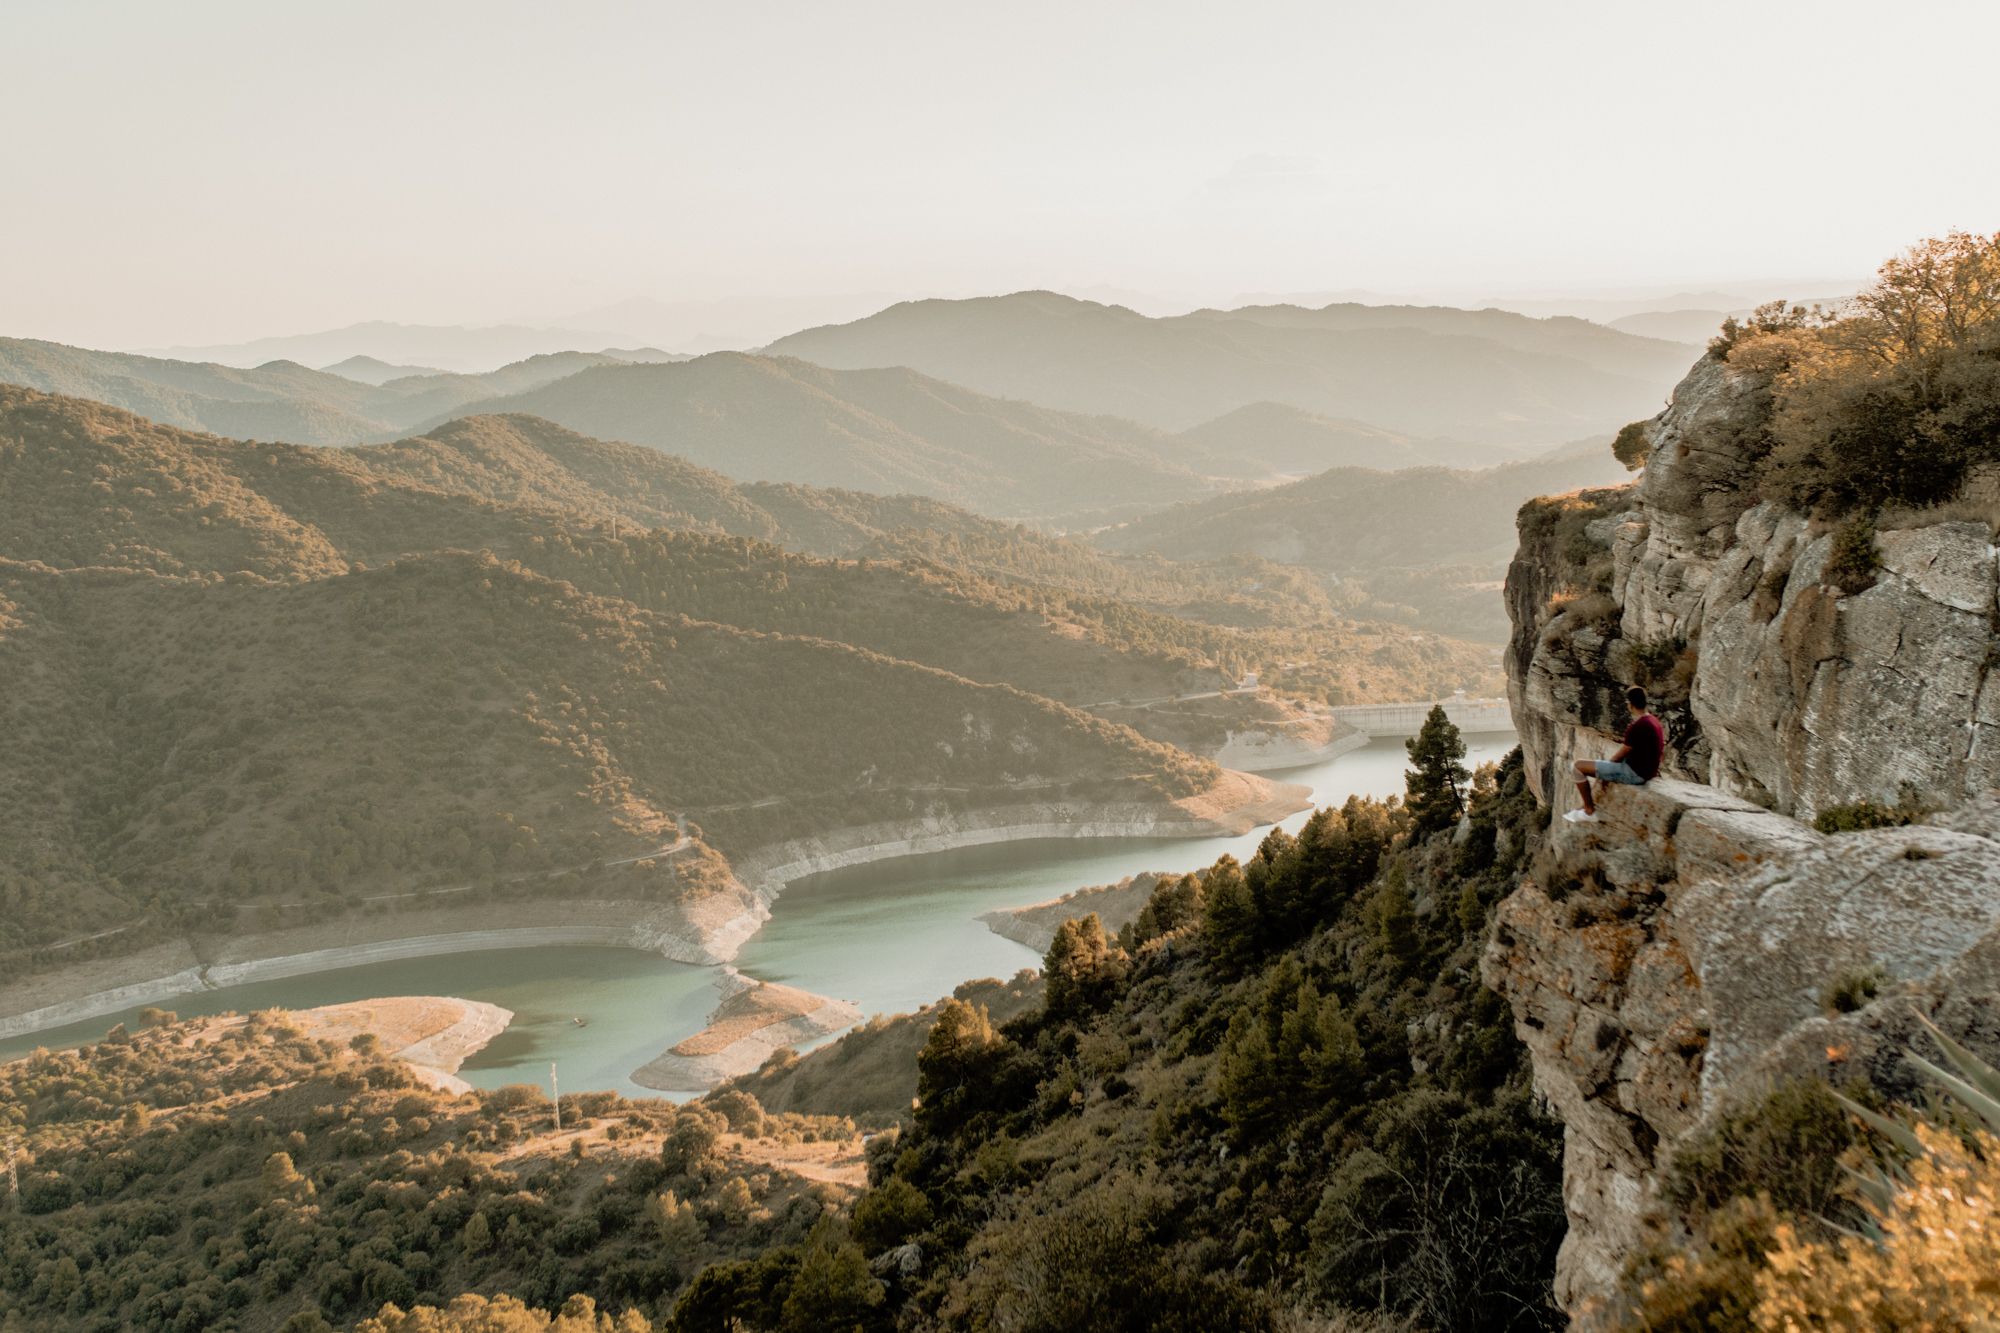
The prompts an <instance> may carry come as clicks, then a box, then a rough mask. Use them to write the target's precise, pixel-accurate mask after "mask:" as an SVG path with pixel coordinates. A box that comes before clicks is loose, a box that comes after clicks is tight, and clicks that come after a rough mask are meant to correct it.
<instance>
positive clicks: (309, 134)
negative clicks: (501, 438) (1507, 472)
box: [0, 0, 2000, 346]
mask: <svg viewBox="0 0 2000 1333" xmlns="http://www.w3.org/2000/svg"><path fill="white" fill-rule="evenodd" d="M0 24H4V32H5V36H6V47H7V50H8V54H7V59H6V62H5V63H6V72H5V77H4V78H0V124H4V126H5V127H6V128H5V131H4V132H0V181H4V182H5V186H4V193H0V253H4V255H5V261H4V264H0V333H5V334H19V335H27V336H40V337H53V338H60V339H64V340H67V341H75V342H83V343H90V344H96V345H103V346H142V345H148V344H159V343H172V342H201V341H216V340H223V339H233V338H241V337H248V336H252V335H257V334H269V333H288V332H297V331H302V330H307V329H313V328H320V327H326V326H330V325H336V324H344V323H348V322H351V321H355V320H361V319H374V318H381V319H393V320H402V321H409V322H437V323H457V322H493V321H501V320H521V319H543V320H547V319H552V318H554V317H558V316H562V315H565V314H568V313H571V312H575V311H580V310H585V309H588V308H591V307H594V306H598V305H603V304H606V303H610V302H615V301H620V300H624V299H627V298H631V297H634V296H646V297H654V298H660V299H683V298H729V297H736V296H742V295H750V296H768V295H772V294H776V293H787V292H807V293H842V292H876V291H885V292H910V293H937V294H945V295H962V294H970V293H974V292H985V291H1002V290H1014V289H1018V288H1022V287H1036V286H1048V287H1057V288H1066V289H1072V290H1074V289H1077V288H1084V287H1124V288H1134V289H1139V290H1144V291H1151V292H1163V293H1169V294H1174V295H1182V294H1185V295H1188V296H1190V297H1192V298H1196V299H1202V300H1219V299H1223V298H1226V297H1228V296H1230V295H1232V294H1234V293H1237V292H1242V291H1267V292H1283V291H1302V290H1324V289H1336V288H1370V289H1376V290H1387V291H1397V292H1422V293H1427V294H1434V295H1440V296H1444V295H1457V296H1459V297H1461V298H1469V297H1472V296H1477V295H1485V294H1491V293H1496V292H1515V291H1523V290H1543V289H1555V288H1562V289H1577V288H1586V287H1597V286H1616V285H1624V286H1630V285H1642V284H1656V283H1675V284H1679V283H1698V282H1710V281H1717V280H1725V279H1730V278H1752V277H1754V278H1765V277H1785V278H1797V279H1808V278H1811V279H1819V278H1827V277H1837V276H1843V275H1861V274H1865V273H1866V272H1868V271H1869V270H1871V269H1872V268H1873V267H1874V265H1875V264H1876V262H1877V261H1878V260H1879V259H1881V258H1882V257H1884V256H1885V255H1886V254H1888V253H1890V252H1892V251H1893V250H1895V249H1897V248H1899V247H1900V246H1902V245H1904V244H1906V243H1908V242H1909V241H1911V240H1914V239H1916V238H1917V237H1919V236H1921V235H1923V234H1926V233H1931V232H1937V231H1942V230H1944V229H1946V228H1949V227H1952V226H1963V227H1971V228H1979V229H1986V230H1990V229H1993V228H1995V227H2000V169H1996V167H1995V166H1994V158H1993V152H1992V141H1991V134H1992V125H1993V117H1994V112H1993V103H1992V79H1991V77H1990V73H1989V71H1988V70H1987V68H1986V67H1987V65H1988V64H1989V63H1990V61H1989V57H1990V54H1991V52H1992V51H1994V50H1995V49H2000V5H1995V4H1991V3H1985V2H1983V0H1982V2H1977V3H1965V4H1939V3H1913V2H1912V0H1900V2H1899V3H1896V4H1890V3H1885V2H1878V3H1872V4H1849V3H1839V2H1836V0H1814V2H1813V3H1758V0H1729V2H1728V3H1679V4H1674V5H1661V4H1636V3H1606V2H1605V0H1590V3H1577V4H1568V3H1563V4H1551V3H1534V2H1533V0H1516V3H1512V4H1495V3H1492V0H1464V2H1463V3H1442V2H1440V3H1429V4H1425V3H1383V2H1382V0H1373V2H1371V3H1367V4H1345V3H1287V4H1278V3H1244V2H1243V0H1233V2H1232V3H1228V4H1220V3H1215V0H1205V2H1204V3H1191V4H1177V3H1176V4H1169V3H1159V2H1158V0H1153V2H1151V3H1143V4H1140V3H1134V4H1092V3H1087V2H1084V0H1064V2H1063V3H1053V4H1043V3H1037V2H1032V0H1006V3H993V4H982V5H969V4H952V3H937V2H936V0H931V2H930V3H910V4H900V3H875V2H872V0H867V2H862V0H815V2H814V3H799V4H789V3H787V4H754V3H726V2H723V0H704V3H698V4H686V5H682V4H658V3H656V4H630V5H615V4H592V3H583V2H579V0H569V2H567V3H563V4H549V3H534V4H503V3H494V2H493V0H481V3H466V4H443V3H425V2H424V0H398V2H396V3H380V4H375V3H351V2H350V3H340V4H332V3H306V2H305V0H285V2H284V3H271V2H270V0H259V2H257V3H247V2H246V3H205V2H204V0H177V2H176V3H171V4H163V3H159V2H158V0H144V2H143V3H141V2H139V0H125V2H120V3H111V2H108V0H107V2H103V3H90V2H88V0H0Z"/></svg>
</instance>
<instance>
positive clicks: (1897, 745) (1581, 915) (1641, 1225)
mask: <svg viewBox="0 0 2000 1333" xmlns="http://www.w3.org/2000/svg"><path fill="white" fill-rule="evenodd" d="M1768 405H1769V394H1768V389H1767V386H1766V385H1765V384H1764V383H1763V382H1762V381H1761V380H1760V379H1759V378H1758V377H1757V376H1754V375H1748V374H1743V373H1740V372H1737V371H1734V370H1732V369H1730V368H1729V367H1727V366H1725V365H1723V364H1722V363H1721V362H1719V361H1715V360H1711V359H1707V358H1704V360H1703V361H1701V362H1700V363H1698V364H1697V365H1696V367H1695V369H1694V370H1693V371H1692V372H1691V373H1690V374H1689V375H1688V377H1687V379H1686V380H1684V381H1683V382H1682V384H1681V385H1680V387H1679V388H1678V389H1677V390H1676V392H1675V395H1674V400H1673V402H1672V404H1671V405H1670V406H1669V407H1668V409H1667V410H1666V411H1665V412H1663V413H1661V414H1660V416H1658V417H1656V418H1655V419H1654V420H1653V421H1651V422H1650V423H1648V426H1647V431H1648V435H1649V437H1650V442H1651V445H1652V453H1651V458H1650V461H1649V463H1648V466H1647V470H1646V473H1645V475H1644V477H1643V478H1642V479H1641V480H1640V481H1639V482H1638V483H1637V484H1636V485H1635V486H1629V487H1625V488H1619V489H1614V490H1606V491H1595V492H1580V493H1576V494H1572V495H1569V496H1562V497H1554V498H1551V499H1547V500H1541V501H1536V502H1533V503H1531V504H1530V505H1529V506H1527V507H1526V508H1524V510H1523V511H1522V515H1521V524H1520V527H1521V549H1520V552H1519V554H1518V556H1517V558H1516V560H1515V563H1514V566H1513V568H1512V570H1511V572H1510V574H1509V578H1508V585H1507V595H1508V603H1509V608H1510V611H1511V613H1512V615H1513V618H1514V627H1515V628H1514V638H1513V641H1512V644H1511V647H1510V651H1509V654H1508V658H1507V668H1508V677H1509V679H1508V685H1509V695H1510V701H1511V702H1512V704H1513V707H1514V711H1515V719H1516V725H1517V726H1518V728H1519V730H1520V733H1521V738H1522V746H1523V750H1524V752H1525V753H1524V758H1525V759H1526V761H1527V771H1528V773H1529V776H1530V780H1531V782H1532V783H1533V785H1534V787H1535V790H1536V792H1537V794H1538V795H1540V796H1541V797H1543V799H1544V800H1545V801H1547V802H1548V804H1549V805H1550V806H1551V807H1553V810H1554V811H1562V810H1566V809H1569V808H1571V807H1573V806H1574V805H1575V803H1576V796H1575V792H1574V789H1573V788H1572V787H1571V786H1570V784H1569V782H1568V778H1567V772H1568V768H1569V763H1570V760H1571V759H1572V758H1575V757H1591V756H1605V755H1608V754H1610V753H1611V751H1612V749H1613V748H1614V747H1615V746H1616V745H1617V743H1618V740H1617V728H1618V727H1619V725H1620V724H1621V723H1622V721H1623V717H1624V712H1623V707H1622V702H1621V699H1620V695H1621V693H1622V690H1623V688H1624V686H1625V685H1627V684H1630V683H1634V682H1636V683H1641V684H1644V685H1646V686H1647V687H1648V688H1649V689H1650V690H1651V691H1652V692H1653V694H1654V696H1655V698H1656V700H1657V701H1658V704H1657V710H1658V711H1659V712H1660V714H1661V716H1662V717H1663V719H1664V720H1665V721H1666V723H1667V725H1668V732H1669V740H1670V744H1671V753H1670V755H1669V763H1668V769H1667V772H1666V773H1665V774H1664V775H1663V776H1662V778H1661V779H1659V780H1657V781H1655V782H1653V783H1651V784H1649V785H1648V786H1646V787H1643V788H1626V787H1619V788H1613V789H1611V790H1609V791H1608V792H1607V793H1606V794H1605V796H1604V797H1603V799H1602V800H1601V801H1600V807H1599V808H1600V819H1599V821H1598V822H1596V823H1594V824H1584V825H1569V824H1566V823H1563V822H1561V821H1556V822H1555V823H1554V825H1553V827H1554V830H1555V831H1554V832H1553V833H1552V834H1551V837H1550V840H1549V842H1548V844H1547V845H1546V846H1545V848H1544V849H1543V851H1542V853H1541V854H1540V856H1539V858H1538V860H1537V862H1536V864H1535V866H1534V867H1533V870H1532V873H1531V874H1530V876H1529V877H1528V879H1527V880H1526V882H1524V883H1523V884H1522V885H1521V887H1520V888H1519V889H1518V890H1516V892H1515V893H1514V894H1513V895H1512V896H1511V897H1509V898H1508V899H1507V900H1506V901H1505V902H1504V903H1503V904H1502V906H1501V908H1500V911H1499V913H1498V916H1497V920H1496V924H1495V929H1494V934H1493V937H1492V939H1491V941H1490V943H1489V946H1488V950H1487V954H1486V957H1485V959H1484V971H1485V976H1486V980H1487V982H1488V984H1489V985H1491V986H1492V987H1493V988H1494V989H1495V990H1497V991H1498V992H1499V993H1500V994H1501V995H1502V996H1504V997H1505V998H1506V999H1507V1001H1508V1002H1509V1004H1510V1005H1511V1006H1512V1009H1513V1012H1514V1016H1515V1026H1516V1031H1517V1032H1518V1033H1519V1034H1520V1036H1521V1038H1522V1039H1523V1041H1524V1042H1526V1043H1527V1045H1528V1047H1529V1049H1530V1052H1531V1054H1532V1056H1533V1059H1534V1065H1535V1076H1536V1082H1537V1086H1538V1087H1539V1089H1540V1090H1541V1092H1542V1093H1543V1095H1544V1096H1546V1097H1547V1098H1548V1100H1549V1103H1550V1105H1551V1107H1552V1108H1553V1109H1554V1111H1555V1112H1556V1113H1557V1114H1558V1115H1559V1116H1560V1117H1561V1119H1562V1121H1563V1123H1564V1127H1565V1160H1564V1200H1565V1205H1566V1207H1567V1210H1568V1213H1569V1219H1570V1231H1569V1236H1568V1239H1567V1240H1566V1242H1565V1244H1564V1247H1563V1251H1562V1255H1561V1258H1560V1261H1559V1265H1558V1273H1557V1294H1558V1297H1559V1299H1561V1301H1562V1302H1563V1304H1564V1306H1565V1307H1566V1308H1567V1309H1569V1310H1570V1311H1571V1312H1572V1314H1575V1315H1578V1316H1581V1317H1583V1318H1584V1321H1585V1322H1591V1321H1592V1320H1593V1318H1595V1317H1598V1316H1605V1315H1608V1314H1611V1313H1614V1312H1615V1306H1616V1300H1615V1295H1614V1294H1615V1292H1616V1291H1617V1288H1618V1282H1619V1275H1620V1273H1621V1271H1622V1270H1623V1269H1624V1267H1625V1264H1626V1262H1627V1260H1628V1259H1629V1258H1630V1257H1631V1256H1632V1255H1633V1254H1634V1252H1635V1251H1636V1250H1637V1249H1638V1248H1639V1247H1640V1246H1641V1245H1644V1244H1647V1243H1651V1242H1654V1241H1659V1240H1666V1241H1672V1240H1673V1239H1674V1238H1675V1235H1676V1229H1677V1227H1678V1225H1679V1224H1678V1220H1677V1219H1676V1217H1675V1216H1674V1212H1673V1210H1672V1209H1671V1208H1669V1207H1666V1206H1665V1205H1664V1203H1663V1198H1662V1193H1661V1186H1662V1181H1663V1178H1664V1176H1665V1174H1666V1172H1667V1171H1668V1169H1669V1168H1670V1166H1671V1163H1672V1161H1673V1156H1674V1153H1675V1152H1676V1150H1677V1149H1678V1148H1679V1147H1681V1146H1682V1145H1684V1144H1686V1143H1688V1142H1689V1141H1690V1139H1691V1138H1692V1137H1694V1136H1698V1135H1699V1134H1700V1133H1701V1132H1702V1130H1703V1128H1704V1127H1705V1126H1706V1125H1708V1124H1710V1123H1713V1121H1714V1119H1715V1117H1716V1116H1718V1115H1719V1114H1720V1113H1721V1112H1723V1111H1724V1110H1727V1109H1729V1108H1731V1107H1732V1106H1738V1105H1741V1104H1743V1103H1744V1102H1745V1101H1746V1100H1748V1099H1751V1098H1754V1097H1757V1096H1760V1095H1761V1094H1762V1093H1763V1092H1765V1091H1767V1090H1769V1089H1770V1088H1771V1087H1772V1086H1773V1084H1774V1082H1775V1081H1776V1080H1778V1079H1780V1078H1783V1077H1786V1076H1790V1075H1800V1074H1804V1075H1810V1076H1815V1077H1826V1078H1833V1079H1836V1080H1845V1079H1847V1078H1851V1077H1856V1076H1859V1077H1862V1078H1865V1079H1867V1080H1868V1081H1869V1082H1871V1083H1872V1084H1874V1085H1875V1086H1877V1087H1878V1088H1881V1089H1883V1090H1884V1091H1887V1092H1890V1093H1895V1092H1899V1091H1901V1092H1907V1091H1909V1089H1910V1088H1911V1086H1912V1080H1911V1077H1910V1075H1909V1073H1908V1071H1907V1070H1906V1069H1905V1068H1904V1066H1903V1064H1902V1060H1901V1052H1902V1051H1903V1050H1904V1049H1905V1048H1906V1047H1907V1046H1908V1044H1909V1042H1910V1040H1911V1038H1912V1036H1913V1034H1914V1032H1915V1029H1916V1027H1917V1015H1918V1014H1919V1013H1921V1014H1922V1015H1924V1016H1926V1017H1928V1018H1931V1019H1932V1020H1934V1021H1936V1022H1937V1023H1938V1024H1939V1025H1940V1026H1942V1027H1944V1028H1945V1029H1946V1030H1947V1031H1951V1032H1954V1033H1955V1034H1957V1035H1959V1036H1960V1037H1961V1038H1962V1039H1963V1040H1965V1041H1967V1043H1968V1044H1970V1045H1972V1046H1974V1047H1975V1048H1980V1049H1983V1050H1985V1051H1988V1052H1989V1053H1992V1052H2000V793H1996V792H1995V791H1994V789H1995V788H1996V787H2000V673H1996V671H1995V670H1994V668H1995V666H1996V665H2000V651H1996V646H1995V645H1996V639H1995V633H1994V625H1995V622H1996V616H2000V611H1997V610H1996V601H1995V597H1996V559H1995V548H1994V545H1993V534H1992V531H1991V529H1990V528H1989V527H1988V526H1987V525H1986V524H1985V523H1984V522H1965V521H1959V520H1957V519H1955V518H1952V517H1947V516H1945V515H1942V514H1940V515H1929V516H1926V515H1918V516H1916V517H1915V518H1914V519H1911V520H1909V521H1906V522H1904V523H1902V524H1900V525H1894V524H1889V523H1884V524H1883V530H1881V531H1880V532H1879V533H1877V534H1876V536H1875V539H1874V550H1875V558H1876V561H1879V567H1876V568H1873V569H1864V570H1863V571H1861V572H1862V573H1863V574H1864V575H1865V577H1859V578H1857V577H1855V576H1854V570H1853V569H1852V568H1841V569H1836V568H1834V567H1833V566H1834V565H1835V564H1836V563H1837V561H1836V557H1835V555H1834V548H1835V544H1836V538H1837V535H1838V534H1839V531H1840V525H1841V523H1842V522H1844V521H1848V520H1847V519H1846V518H1845V517H1844V516H1835V517H1834V518H1832V519H1831V520H1828V519H1816V518H1814V517H1811V516H1808V515H1804V514H1799V513H1794V512H1790V511H1787V510H1785V509H1784V508H1782V507H1780V506H1778V505H1776V504H1773V503H1769V502H1766V501H1763V500H1761V499H1760V498H1759V496H1758V495H1757V493H1756V489H1755V476H1756V468H1757V462H1758V457H1759V453H1758V451H1759V449H1760V447H1761V440H1762V432H1761V425H1762V421H1763V419H1764V414H1765V413H1766V412H1767V411H1768ZM1851 563H1852V562H1850V565H1851ZM1868 563H1873V562H1868ZM1858 799H1871V800H1875V801H1878V802H1890V803H1893V802H1898V801H1902V802H1905V803H1913V804H1918V805H1921V806H1923V807H1925V808H1927V809H1929V810H1930V811H1931V812H1932V813H1931V814H1930V815H1929V816H1928V817H1927V818H1926V819H1925V820H1924V821H1923V822H1921V823H1918V824H1913V825H1910V826H1907V827H1897V828H1882V829H1876V830H1872V831H1868V832H1860V833H1844V834H1838V835H1831V836H1829V835H1823V834H1821V833H1818V832H1816V831H1814V829H1813V828H1812V827H1811V826H1810V825H1809V824H1808V823H1807V822H1804V821H1806V820H1809V819H1811V818H1812V817H1813V816H1814V815H1816V814H1818V813H1820V812H1822V811H1825V810H1827V809H1829V808H1831V807H1833V806H1837V805H1842V804H1846V803H1850V802H1853V801H1855V800H1858ZM1863 974H1871V975H1874V976H1878V977H1879V978H1880V980H1879V983H1878V986H1877V989H1876V992H1875V998H1874V999H1873V1000H1872V1002H1868V1003H1865V1004H1864V1005H1863V1007H1861V1008H1860V1009H1859V1010H1858V1011H1856V1012H1851V1013H1835V1012H1833V1011H1832V1009H1831V1008H1830V1006H1829V1004H1828V996H1829V995H1830V993H1831V991H1832V989H1833V988H1834V987H1836V986H1837V985H1838V984H1839V983H1840V982H1841V980H1842V979H1843V978H1851V977H1854V976H1859V975H1863Z"/></svg>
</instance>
